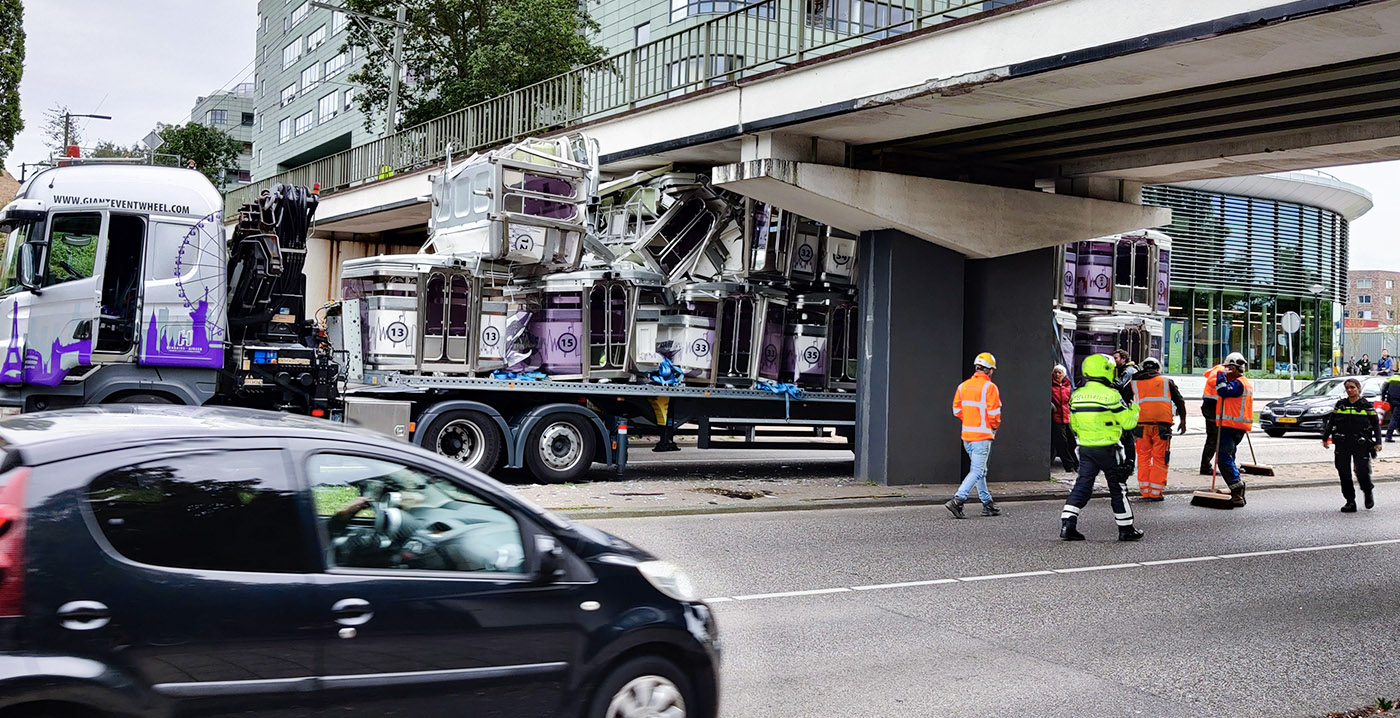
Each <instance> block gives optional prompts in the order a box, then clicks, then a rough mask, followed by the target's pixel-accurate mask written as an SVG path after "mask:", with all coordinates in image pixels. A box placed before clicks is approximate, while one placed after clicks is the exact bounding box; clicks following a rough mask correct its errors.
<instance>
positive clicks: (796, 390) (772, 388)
mask: <svg viewBox="0 0 1400 718" xmlns="http://www.w3.org/2000/svg"><path fill="white" fill-rule="evenodd" d="M753 388H755V389H761V390H763V391H767V392H772V393H774V394H778V395H780V396H782V397H783V418H784V419H791V418H792V400H793V399H801V398H802V388H801V387H799V386H797V385H796V384H779V383H778V382H776V381H772V380H771V379H760V380H759V382H758V383H757V384H754V385H753Z"/></svg>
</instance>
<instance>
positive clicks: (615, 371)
mask: <svg viewBox="0 0 1400 718" xmlns="http://www.w3.org/2000/svg"><path fill="white" fill-rule="evenodd" d="M589 147H590V145H589V144H588V143H587V142H586V141H584V140H581V138H578V137H577V136H566V137H565V138H562V139H559V140H553V141H529V142H527V143H521V144H518V145H512V146H510V147H507V148H504V149H503V150H499V151H496V152H493V153H486V154H483V155H478V156H474V157H472V158H469V159H468V160H467V161H466V162H464V163H459V164H458V165H456V166H455V167H454V166H453V164H452V162H451V159H450V158H449V159H448V161H447V166H446V168H445V169H444V171H443V172H441V173H440V174H437V175H435V176H434V177H433V186H434V194H433V208H434V213H433V217H434V219H433V225H432V228H431V234H430V237H431V238H430V240H429V242H428V245H426V246H425V247H424V248H423V249H422V250H421V251H420V252H418V253H416V254H411V255H389V256H382V257H371V258H366V259H360V260H350V261H347V262H346V263H345V265H343V267H342V277H343V285H342V288H341V289H342V295H343V299H342V300H341V301H338V302H333V303H331V304H330V305H329V306H327V307H324V308H323V310H324V311H322V312H317V313H313V314H311V315H309V314H308V308H307V306H306V298H305V284H306V282H305V276H304V273H303V271H302V267H303V264H304V262H305V257H306V242H307V239H308V238H309V237H310V236H312V233H313V232H314V222H315V212H316V208H317V205H318V196H317V193H316V192H315V191H313V190H309V189H307V188H304V187H293V186H277V187H274V188H272V189H270V190H268V191H265V192H263V193H262V194H261V196H260V197H259V198H258V200H257V201H256V202H253V203H250V204H247V205H244V206H243V207H242V208H241V209H240V210H239V212H238V217H237V218H234V219H232V220H231V221H230V220H229V219H227V218H225V217H223V209H222V198H221V197H220V195H219V194H218V192H217V191H216V190H215V189H214V188H213V186H212V185H210V183H209V182H208V180H207V179H205V178H204V177H203V176H202V175H200V174H199V173H197V172H194V171H190V170H185V169H179V168H165V167H152V166H141V165H129V164H120V165H119V164H103V163H99V162H85V161H81V160H79V161H73V162H71V163H69V165H68V166H62V167H55V168H51V169H47V170H45V171H43V172H40V173H38V174H36V175H34V176H33V177H32V178H31V179H30V180H29V181H28V182H26V183H25V184H24V186H23V187H22V188H21V190H20V193H19V195H18V196H17V197H16V198H15V199H14V201H12V202H11V203H10V204H9V205H7V206H6V207H5V208H4V209H3V210H0V231H3V232H6V233H8V241H7V242H6V246H5V253H4V271H3V275H0V277H3V278H0V284H3V287H0V312H3V314H4V316H5V318H7V319H8V320H9V321H8V322H4V329H3V330H0V341H3V342H4V343H5V346H6V347H7V352H6V360H5V363H4V364H3V367H0V406H3V407H9V408H10V410H12V411H13V410H15V409H18V410H20V411H25V412H30V411H40V410H45V409H54V408H61V407H69V406H82V405H92V404H103V403H111V402H162V403H174V404H186V405H192V406H204V405H228V406H244V407H250V408H259V409H270V410H280V411H290V412H296V413H303V414H308V415H311V416H318V417H324V418H326V419H328V420H335V421H345V422H347V423H351V424H358V425H363V426H366V427H368V428H372V429H375V430H378V431H381V432H383V433H385V434H387V435H390V436H394V437H396V438H399V439H402V440H406V441H411V442H414V443H416V444H419V445H421V446H424V447H426V448H428V449H430V450H433V451H436V452H437V453H439V454H442V455H445V456H448V457H451V458H453V459H455V460H457V461H459V462H461V463H462V464H463V465H465V466H467V467H469V468H472V469H477V470H480V471H484V472H491V471H493V470H495V469H498V468H508V469H524V470H526V471H528V472H529V473H530V474H531V475H533V476H534V477H535V478H536V479H538V480H540V481H546V482H559V481H572V480H575V479H578V478H580V477H582V476H583V475H584V474H585V473H586V472H587V471H589V469H590V468H591V467H592V466H593V465H594V464H595V463H601V464H603V465H605V466H608V467H613V468H615V469H617V470H618V471H619V472H620V471H622V470H623V469H624V468H625V467H626V463H627V453H628V440H629V435H630V436H633V437H635V436H636V435H638V434H655V435H657V436H658V442H657V444H656V445H655V449H656V450H663V451H664V450H671V449H674V448H676V446H675V443H674V437H675V434H676V432H677V431H678V429H679V428H680V427H682V426H683V425H687V424H690V425H694V426H695V427H696V431H697V433H698V435H699V436H698V445H699V446H700V447H701V448H707V447H710V446H717V445H723V446H726V447H748V448H757V449H765V448H785V447H790V446H793V445H801V446H807V447H809V448H811V447H817V448H849V447H850V441H851V439H852V436H853V427H854V423H855V417H854V414H855V394H854V389H855V376H854V367H855V364H856V339H857V335H858V330H857V327H858V321H859V318H858V314H857V312H856V305H855V301H854V289H853V288H851V287H850V282H851V272H852V270H853V264H854V263H853V259H854V246H855V242H854V238H851V237H849V236H844V235H840V234H839V232H838V231H837V230H834V228H825V227H820V226H816V225H814V224H813V223H810V222H807V221H805V220H803V219H802V218H799V217H796V216H795V215H789V214H785V213H783V212H782V211H781V210H779V209H777V208H772V207H766V206H756V204H757V203H753V202H750V201H747V200H743V199H742V198H736V197H733V196H723V195H721V193H719V192H718V190H714V189H712V188H709V187H708V185H707V183H706V181H705V178H704V177H703V175H701V174H697V173H694V172H678V171H660V170H659V171H657V172H653V173H639V174H638V175H635V176H632V177H627V178H620V179H618V180H614V181H613V182H611V183H603V182H601V181H600V177H599V175H598V172H597V164H596V150H592V151H590V149H589ZM662 169H667V168H662ZM823 251H826V253H827V255H828V260H829V261H827V262H825V263H826V264H829V265H830V268H831V269H832V271H833V273H832V274H831V275H830V276H826V274H825V273H824V272H823V270H822V269H821V267H820V266H819V265H822V264H823V261H822V260H821V259H819V258H818V255H819V253H821V252H823ZM794 268H796V270H797V271H796V275H795V276H797V277H799V279H798V280H797V282H798V283H799V284H800V286H798V285H796V284H793V280H792V277H793V276H794V271H793V270H794ZM837 275H843V277H844V278H842V277H837ZM823 276H826V278H827V279H832V278H835V279H836V280H837V281H836V282H835V283H828V282H826V281H824V279H823V278H822V277H823ZM318 315H319V316H318ZM772 426H777V427H783V428H784V429H786V430H787V431H786V433H787V436H780V434H781V433H782V432H777V431H765V429H764V427H772ZM827 432H834V434H835V437H834V438H833V437H829V438H828V440H827V441H823V442H816V443H812V442H792V441H772V440H768V441H764V440H761V439H764V438H770V439H771V438H773V437H775V436H776V437H777V438H791V435H792V434H799V435H804V436H812V435H814V434H816V433H823V434H826V433H827ZM721 433H730V434H739V435H741V436H743V437H744V441H741V442H733V441H725V442H723V443H722V444H721V443H720V442H714V443H713V444H712V443H711V438H712V436H714V435H718V434H721ZM838 438H844V439H845V441H839V440H837V439H838Z"/></svg>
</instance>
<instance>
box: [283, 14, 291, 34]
mask: <svg viewBox="0 0 1400 718" xmlns="http://www.w3.org/2000/svg"><path fill="white" fill-rule="evenodd" d="M291 30H292V16H291V15H287V16H285V17H283V18H282V34H284V35H285V34H287V33H288V32H291Z"/></svg>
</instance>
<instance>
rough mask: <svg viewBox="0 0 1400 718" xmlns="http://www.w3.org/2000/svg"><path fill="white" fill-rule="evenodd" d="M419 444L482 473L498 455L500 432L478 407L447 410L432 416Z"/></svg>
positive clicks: (499, 452) (499, 451)
mask: <svg viewBox="0 0 1400 718" xmlns="http://www.w3.org/2000/svg"><path fill="white" fill-rule="evenodd" d="M423 447H424V448H426V449H429V450H431V451H436V452H437V453H438V454H441V455H442V456H446V457H447V458H449V459H452V460H454V461H457V462H458V463H460V464H462V465H463V466H465V467H467V468H468V469H475V470H477V471H481V472H483V473H485V472H489V471H491V470H492V469H494V468H496V460H497V459H498V458H500V456H501V432H500V430H499V429H497V427H496V422H495V421H493V420H492V419H491V417H489V416H487V415H485V414H483V413H481V412H479V411H449V412H447V413H445V414H443V415H442V416H439V417H438V418H437V419H434V420H433V424H432V426H429V427H428V433H427V435H425V436H424V437H423Z"/></svg>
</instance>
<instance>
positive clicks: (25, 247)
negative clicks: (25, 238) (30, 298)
mask: <svg viewBox="0 0 1400 718" xmlns="http://www.w3.org/2000/svg"><path fill="white" fill-rule="evenodd" d="M38 246H39V243H38V242H25V243H24V244H21V245H20V246H19V266H18V267H16V275H17V276H16V278H17V279H18V280H19V285H20V286H21V287H24V288H25V289H28V290H29V291H31V292H34V293H35V294H40V291H39V277H38V272H36V271H34V270H35V267H36V266H37V265H36V263H35V258H36V257H38V256H39V251H38V250H37V249H36V247H38Z"/></svg>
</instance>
